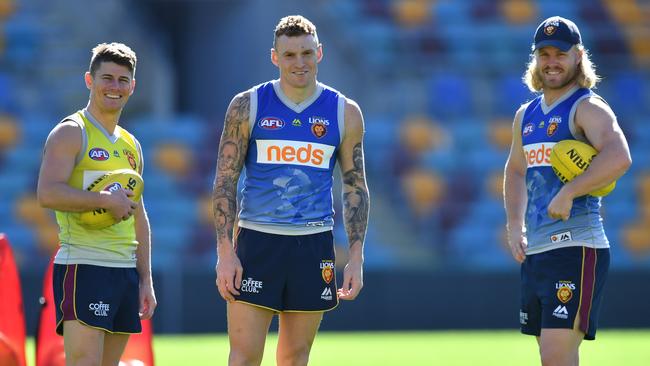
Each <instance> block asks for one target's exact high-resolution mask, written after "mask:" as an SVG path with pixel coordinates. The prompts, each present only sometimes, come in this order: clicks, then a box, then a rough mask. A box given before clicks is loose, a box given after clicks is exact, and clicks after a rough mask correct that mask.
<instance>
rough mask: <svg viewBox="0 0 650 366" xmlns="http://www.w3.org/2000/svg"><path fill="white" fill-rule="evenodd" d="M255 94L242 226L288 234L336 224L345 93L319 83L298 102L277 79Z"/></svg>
mask: <svg viewBox="0 0 650 366" xmlns="http://www.w3.org/2000/svg"><path fill="white" fill-rule="evenodd" d="M250 99H251V103H250V110H251V113H250V128H251V129H250V138H249V144H248V151H247V154H246V162H245V168H246V169H245V175H244V178H243V189H242V199H241V207H240V212H239V226H241V227H245V228H249V229H253V230H258V231H262V232H268V233H274V234H284V235H304V234H311V233H317V232H322V231H327V230H331V228H332V226H333V225H334V220H333V216H334V209H333V204H332V182H333V171H334V166H335V164H336V156H337V152H338V147H339V144H340V143H341V140H342V139H343V131H344V127H343V126H344V121H343V116H344V106H345V97H344V96H343V95H342V94H340V93H339V92H338V91H336V90H334V89H332V88H330V87H328V86H326V85H323V84H320V83H319V84H318V85H317V88H316V92H315V93H314V95H313V96H312V97H310V98H308V99H307V100H305V101H303V102H302V103H300V104H295V103H293V102H292V101H291V100H290V99H289V98H287V97H286V95H284V93H283V92H282V90H281V89H280V83H279V81H278V80H274V81H270V82H267V83H264V84H260V85H258V86H256V87H254V88H252V89H251V90H250Z"/></svg>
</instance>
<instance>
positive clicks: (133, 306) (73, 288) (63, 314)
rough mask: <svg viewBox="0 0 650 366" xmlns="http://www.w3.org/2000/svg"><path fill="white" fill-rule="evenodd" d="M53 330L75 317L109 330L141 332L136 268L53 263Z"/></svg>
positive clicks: (61, 327)
mask: <svg viewBox="0 0 650 366" xmlns="http://www.w3.org/2000/svg"><path fill="white" fill-rule="evenodd" d="M52 280H53V285H54V303H55V304H56V306H55V308H56V332H57V333H58V334H59V335H62V334H63V321H65V320H77V321H79V322H80V323H82V324H84V325H87V326H89V327H92V328H97V329H101V330H104V331H106V332H110V333H129V334H130V333H140V332H141V331H142V327H141V325H140V316H139V314H138V311H139V308H140V300H139V291H140V289H139V286H140V278H139V275H138V271H137V270H136V269H135V268H112V267H102V266H92V265H88V264H69V265H63V264H54V272H53V278H52Z"/></svg>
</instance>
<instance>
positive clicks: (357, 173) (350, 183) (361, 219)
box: [343, 143, 370, 246]
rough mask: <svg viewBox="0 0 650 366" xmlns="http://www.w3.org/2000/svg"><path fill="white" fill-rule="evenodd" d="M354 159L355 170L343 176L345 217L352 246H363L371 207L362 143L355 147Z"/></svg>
mask: <svg viewBox="0 0 650 366" xmlns="http://www.w3.org/2000/svg"><path fill="white" fill-rule="evenodd" d="M352 158H353V160H354V168H353V169H351V170H348V171H347V172H345V173H344V174H343V215H344V219H345V229H346V231H347V234H348V240H349V242H350V246H353V245H355V244H356V243H359V244H361V245H362V244H363V241H364V239H365V236H366V229H367V227H368V210H369V207H370V205H369V196H368V187H367V186H366V180H365V173H364V167H363V149H362V148H361V143H358V144H356V145H355V146H354V149H353V153H352Z"/></svg>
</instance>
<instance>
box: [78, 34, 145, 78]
mask: <svg viewBox="0 0 650 366" xmlns="http://www.w3.org/2000/svg"><path fill="white" fill-rule="evenodd" d="M92 53H93V55H92V57H91V58H90V68H89V71H90V74H91V75H92V76H95V72H97V69H99V66H100V65H101V64H102V62H114V63H116V64H118V65H120V66H124V67H126V68H127V69H129V71H130V72H131V75H132V76H135V66H136V63H137V62H138V59H137V57H136V56H135V52H133V50H132V49H131V48H130V47H129V46H127V45H125V44H123V43H117V42H112V43H100V44H98V45H97V46H95V48H93V50H92Z"/></svg>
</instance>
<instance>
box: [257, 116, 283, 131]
mask: <svg viewBox="0 0 650 366" xmlns="http://www.w3.org/2000/svg"><path fill="white" fill-rule="evenodd" d="M258 125H259V126H260V127H261V128H263V129H265V130H279V129H281V128H282V127H284V121H283V120H281V119H279V118H275V117H264V118H262V119H261V120H260V121H259V123H258Z"/></svg>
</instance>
